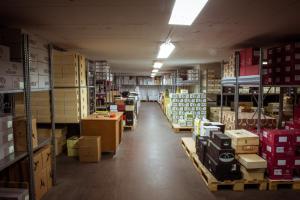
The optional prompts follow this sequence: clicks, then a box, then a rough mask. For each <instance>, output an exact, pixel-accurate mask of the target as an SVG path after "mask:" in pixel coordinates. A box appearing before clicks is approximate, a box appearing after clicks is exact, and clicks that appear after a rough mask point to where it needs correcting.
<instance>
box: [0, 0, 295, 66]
mask: <svg viewBox="0 0 300 200" xmlns="http://www.w3.org/2000/svg"><path fill="white" fill-rule="evenodd" d="M173 4H174V0H39V1H34V0H26V1H24V0H0V24H1V25H5V26H13V27H20V28H24V29H25V30H28V31H31V32H34V33H37V34H40V35H42V36H43V37H44V38H46V39H48V40H50V41H52V42H53V43H54V44H56V45H58V46H60V47H62V48H66V49H70V50H78V51H80V52H81V53H83V54H85V55H86V56H87V57H88V58H90V59H106V60H108V61H109V63H110V65H111V67H112V68H113V69H114V70H115V71H131V72H132V71H140V72H141V71H149V72H150V71H151V69H152V63H153V60H154V59H155V58H156V55H157V53H158V47H159V44H160V43H161V42H163V41H165V40H166V38H167V36H168V34H169V33H170V37H171V39H172V41H173V42H174V43H175V45H176V49H175V51H174V53H173V54H172V55H171V56H170V57H169V59H168V60H166V61H165V66H164V68H166V69H168V68H172V67H177V66H184V65H189V66H190V65H194V64H198V63H208V62H218V61H221V60H222V59H226V58H227V57H228V55H229V54H230V52H231V51H232V49H234V48H239V47H243V46H251V45H257V46H264V45H270V44H274V42H281V41H284V40H288V39H290V38H291V37H293V38H295V37H297V36H298V35H300V15H299V10H300V1H299V0H242V1H241V0H209V2H208V3H207V5H206V6H205V8H204V9H203V11H202V12H201V13H200V15H199V16H198V18H197V19H196V20H195V22H194V24H193V25H192V26H170V25H168V20H169V17H170V15H171V11H172V7H173ZM170 30H171V32H170Z"/></svg>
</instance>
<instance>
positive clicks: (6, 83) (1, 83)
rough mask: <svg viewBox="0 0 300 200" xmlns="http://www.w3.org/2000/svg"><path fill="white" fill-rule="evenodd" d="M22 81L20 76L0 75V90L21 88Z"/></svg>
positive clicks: (22, 86) (22, 85)
mask: <svg viewBox="0 0 300 200" xmlns="http://www.w3.org/2000/svg"><path fill="white" fill-rule="evenodd" d="M22 89H24V81H23V77H22V76H0V90H2V91H3V90H4V91H5V90H22Z"/></svg>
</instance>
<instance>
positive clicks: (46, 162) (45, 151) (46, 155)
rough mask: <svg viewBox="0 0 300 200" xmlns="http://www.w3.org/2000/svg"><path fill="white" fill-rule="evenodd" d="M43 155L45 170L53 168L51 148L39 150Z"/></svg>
mask: <svg viewBox="0 0 300 200" xmlns="http://www.w3.org/2000/svg"><path fill="white" fill-rule="evenodd" d="M39 151H40V153H41V155H42V163H43V164H42V165H43V168H47V167H50V166H51V146H50V145H47V146H45V147H43V148H42V149H41V150H39Z"/></svg>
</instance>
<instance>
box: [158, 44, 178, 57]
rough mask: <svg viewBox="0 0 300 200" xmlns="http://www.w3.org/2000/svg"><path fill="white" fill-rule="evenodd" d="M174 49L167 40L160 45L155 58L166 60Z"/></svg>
mask: <svg viewBox="0 0 300 200" xmlns="http://www.w3.org/2000/svg"><path fill="white" fill-rule="evenodd" d="M174 49H175V45H174V44H172V43H171V42H170V40H168V41H167V42H165V43H162V44H161V45H160V47H159V52H158V55H157V58H168V57H169V56H170V55H171V53H172V52H173V50H174Z"/></svg>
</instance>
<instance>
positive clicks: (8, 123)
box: [7, 120, 13, 128]
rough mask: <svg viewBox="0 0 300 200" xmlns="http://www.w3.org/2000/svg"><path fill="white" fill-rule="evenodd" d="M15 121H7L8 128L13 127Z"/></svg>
mask: <svg viewBox="0 0 300 200" xmlns="http://www.w3.org/2000/svg"><path fill="white" fill-rule="evenodd" d="M12 125H13V122H12V121H10V120H9V121H7V128H12Z"/></svg>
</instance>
